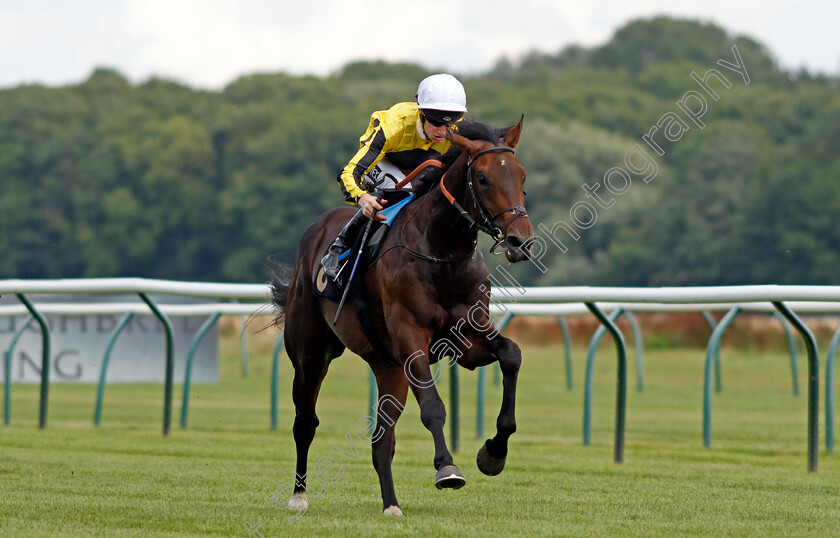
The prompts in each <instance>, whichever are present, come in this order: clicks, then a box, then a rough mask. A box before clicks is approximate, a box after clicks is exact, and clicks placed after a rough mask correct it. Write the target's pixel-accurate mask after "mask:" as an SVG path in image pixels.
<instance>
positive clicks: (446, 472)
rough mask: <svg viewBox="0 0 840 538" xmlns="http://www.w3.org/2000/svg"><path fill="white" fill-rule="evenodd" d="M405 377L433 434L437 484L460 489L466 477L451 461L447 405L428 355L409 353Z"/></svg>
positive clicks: (421, 414) (423, 420) (424, 422)
mask: <svg viewBox="0 0 840 538" xmlns="http://www.w3.org/2000/svg"><path fill="white" fill-rule="evenodd" d="M405 371H406V377H407V378H408V382H409V384H410V385H411V390H412V392H414V396H415V398H417V403H418V404H419V405H420V420H421V421H422V422H423V425H424V426H425V427H426V429H428V430H429V431H430V432H431V434H432V439H433V440H434V443H435V459H434V465H435V469H436V470H437V474H436V475H435V485H436V486H437V487H438V489H441V488H455V489H457V488H460V487H461V486H463V485H464V484H465V483H466V479H465V478H464V475H463V474H462V473H461V471H460V470H459V469H458V467H456V466H455V464H454V463H453V461H452V454H451V453H450V452H449V448H447V446H446V436H445V435H444V433H443V426H444V424H445V423H446V407H445V406H444V405H443V400H442V399H441V398H440V394H438V391H437V388H436V387H435V382H434V379H433V378H432V372H431V368H430V367H429V358H428V357H427V356H426V355H425V354H420V353H416V352H415V353H414V354H413V355H409V359H408V360H407V361H406V363H405Z"/></svg>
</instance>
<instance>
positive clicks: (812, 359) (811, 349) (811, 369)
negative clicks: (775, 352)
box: [773, 301, 820, 473]
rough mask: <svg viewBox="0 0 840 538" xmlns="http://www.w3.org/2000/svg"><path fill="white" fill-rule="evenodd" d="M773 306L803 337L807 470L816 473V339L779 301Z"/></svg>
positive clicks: (817, 405)
mask: <svg viewBox="0 0 840 538" xmlns="http://www.w3.org/2000/svg"><path fill="white" fill-rule="evenodd" d="M773 306H775V307H776V310H778V311H779V312H781V313H782V315H783V316H784V317H785V319H786V320H788V321H789V322H790V324H791V325H793V326H794V327H795V328H796V330H797V331H798V332H799V334H800V335H802V338H803V339H805V347H806V348H807V350H808V471H809V472H812V473H816V472H817V470H818V468H819V437H820V430H819V414H820V401H819V398H820V361H819V353H818V351H817V340H816V339H815V338H814V334H813V333H812V332H811V330H810V329H809V328H808V326H807V325H805V324H804V323H802V320H801V319H799V317H798V316H797V315H796V314H795V313H794V312H793V311H792V310H791V309H790V308H788V306H787V305H786V304H785V303H783V302H781V301H774V302H773Z"/></svg>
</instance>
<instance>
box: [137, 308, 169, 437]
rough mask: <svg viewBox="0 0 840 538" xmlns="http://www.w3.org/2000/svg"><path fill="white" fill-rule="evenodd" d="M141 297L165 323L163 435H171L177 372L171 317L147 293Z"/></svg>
mask: <svg viewBox="0 0 840 538" xmlns="http://www.w3.org/2000/svg"><path fill="white" fill-rule="evenodd" d="M138 295H139V296H140V298H141V299H142V300H143V302H144V303H146V304H147V305H148V306H149V308H151V309H152V312H154V314H155V316H156V317H157V318H158V319H159V320H160V322H161V323H162V324H163V330H164V331H165V332H166V374H165V376H164V382H163V435H169V429H170V426H171V425H172V383H173V379H172V378H173V377H174V372H175V345H174V343H173V336H172V334H173V330H172V322H171V321H169V318H168V317H166V315H164V313H163V312H161V311H160V309H159V308H158V306H157V305H156V304H155V302H154V301H152V299H151V298H149V296H148V295H147V294H146V293H145V292H140V293H138Z"/></svg>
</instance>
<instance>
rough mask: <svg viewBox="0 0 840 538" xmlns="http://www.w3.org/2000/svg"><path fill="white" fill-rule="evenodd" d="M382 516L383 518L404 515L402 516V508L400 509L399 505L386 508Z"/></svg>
mask: <svg viewBox="0 0 840 538" xmlns="http://www.w3.org/2000/svg"><path fill="white" fill-rule="evenodd" d="M382 515H383V516H401V515H403V514H402V508H400V507H399V506H397V505H394V506H389V507H388V508H386V509H385V510H383V511H382Z"/></svg>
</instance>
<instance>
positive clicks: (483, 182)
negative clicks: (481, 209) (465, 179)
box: [475, 172, 487, 185]
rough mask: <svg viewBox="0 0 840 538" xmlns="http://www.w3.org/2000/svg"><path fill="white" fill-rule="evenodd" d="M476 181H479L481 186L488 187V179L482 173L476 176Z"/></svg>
mask: <svg viewBox="0 0 840 538" xmlns="http://www.w3.org/2000/svg"><path fill="white" fill-rule="evenodd" d="M475 180H476V181H478V182H479V183H480V184H481V185H487V178H486V177H485V176H484V174H482V173H481V172H479V173H477V174H476V175H475Z"/></svg>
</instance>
